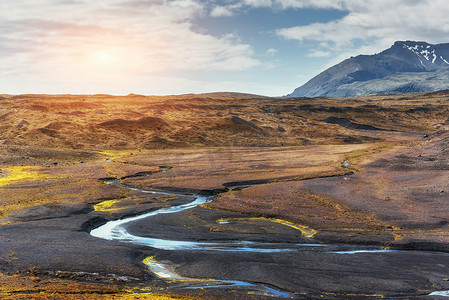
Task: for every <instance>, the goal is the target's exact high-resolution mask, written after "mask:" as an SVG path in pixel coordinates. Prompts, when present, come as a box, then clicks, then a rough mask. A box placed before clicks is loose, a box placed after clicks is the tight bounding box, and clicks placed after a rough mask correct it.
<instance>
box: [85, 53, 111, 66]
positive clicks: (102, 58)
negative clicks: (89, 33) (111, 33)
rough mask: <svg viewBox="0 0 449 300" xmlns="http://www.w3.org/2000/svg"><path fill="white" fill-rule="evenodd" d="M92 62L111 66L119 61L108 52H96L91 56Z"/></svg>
mask: <svg viewBox="0 0 449 300" xmlns="http://www.w3.org/2000/svg"><path fill="white" fill-rule="evenodd" d="M90 60H91V61H92V62H93V63H96V64H102V65H109V64H113V63H115V62H116V61H117V57H116V56H115V55H114V54H113V53H111V52H108V51H103V50H102V51H95V52H92V53H91V55H90Z"/></svg>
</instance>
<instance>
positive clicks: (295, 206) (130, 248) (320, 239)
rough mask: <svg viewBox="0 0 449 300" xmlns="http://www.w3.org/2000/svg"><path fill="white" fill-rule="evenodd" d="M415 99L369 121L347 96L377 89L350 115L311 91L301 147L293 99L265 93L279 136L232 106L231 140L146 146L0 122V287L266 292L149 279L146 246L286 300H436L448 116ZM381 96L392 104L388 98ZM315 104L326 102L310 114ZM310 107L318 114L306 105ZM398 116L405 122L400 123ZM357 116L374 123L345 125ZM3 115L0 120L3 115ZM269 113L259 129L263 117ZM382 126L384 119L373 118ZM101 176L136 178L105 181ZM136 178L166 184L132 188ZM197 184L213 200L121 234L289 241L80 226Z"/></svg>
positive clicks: (88, 295) (127, 294)
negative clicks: (33, 133) (204, 247)
mask: <svg viewBox="0 0 449 300" xmlns="http://www.w3.org/2000/svg"><path fill="white" fill-rule="evenodd" d="M443 96H444V95H443ZM443 96H441V97H443ZM420 97H421V98H419V97H418V96H417V98H416V99H414V100H413V99H412V100H410V101H412V102H413V101H415V102H414V104H413V105H415V106H413V108H407V110H406V109H403V111H407V112H406V114H409V115H410V116H412V117H407V120H405V119H398V121H397V122H396V124H394V122H392V123H385V124H381V123H378V120H377V119H376V118H378V116H370V113H367V114H366V115H365V116H364V117H363V118H362V117H361V115H363V112H361V111H360V109H361V108H360V107H362V106H364V105H365V106H367V107H366V109H368V110H370V109H371V108H372V107H370V106H368V105H373V104H369V103H372V102H370V101H374V102H376V101H377V102H376V103H377V104H376V105H378V104H379V101H385V102H388V100H385V99H384V100H379V99H377V98H376V99H369V98H368V99H358V100H357V101H359V102H357V101H355V102H354V103H356V104H354V105H355V106H356V107H359V108H360V109H359V111H358V112H355V113H354V114H355V115H357V114H359V115H358V118H359V119H358V120H357V117H354V118H350V116H349V115H350V111H354V110H353V108H354V107H353V108H350V107H348V105H349V106H350V104H348V103H346V104H343V103H341V102H339V101H341V100H329V99H328V100H316V101H322V102H321V103H320V105H319V106H316V107H315V108H313V109H315V112H313V114H316V115H314V118H316V120H312V119H308V120H304V124H305V125H304V126H305V127H304V128H306V127H307V131H308V132H309V131H310V132H312V131H314V130H316V132H317V133H318V135H317V136H320V139H315V140H313V138H312V139H308V140H309V141H312V142H310V143H307V145H302V144H301V143H302V142H303V140H302V139H303V138H305V137H304V136H301V134H300V133H299V131H294V128H293V127H294V124H295V123H294V115H289V112H288V111H286V110H285V108H286V105H291V104H286V103H276V102H275V101H274V102H273V101H271V102H264V105H265V106H266V107H268V106H270V107H271V108H270V109H271V110H273V109H274V108H275V107H277V108H278V109H279V111H280V113H279V114H280V115H282V114H284V117H285V118H287V119H288V121H285V122H286V123H288V124H284V125H283V126H282V128H284V129H285V130H286V133H285V134H286V135H287V137H286V139H285V140H287V141H290V142H289V143H286V144H284V145H281V144H279V145H276V143H277V142H278V137H277V136H275V135H274V133H273V132H271V131H270V130H271V129H267V128H266V127H263V126H262V125H260V122H261V120H262V118H263V116H264V115H263V114H259V113H257V114H256V113H255V112H254V116H253V120H252V121H250V119H248V120H247V121H245V122H251V123H245V122H243V121H241V120H243V118H242V115H240V116H239V119H235V118H234V119H232V117H231V118H230V119H229V120H230V121H232V124H234V125H232V126H237V127H238V128H237V129H235V128H234V129H235V130H237V132H240V133H241V132H242V130H243V129H244V130H247V132H243V135H240V136H239V135H238V134H240V133H236V134H237V135H236V141H235V144H234V145H220V146H217V145H213V144H210V143H209V142H207V141H208V139H209V138H210V139H211V138H212V137H209V136H207V130H205V131H204V132H203V131H202V132H203V133H202V134H204V135H203V137H204V138H205V139H204V140H202V141H203V143H206V145H196V146H193V145H186V144H185V143H184V144H183V145H181V144H179V145H175V144H172V145H171V146H170V147H168V146H167V143H166V142H163V143H162V144H160V145H165V146H164V147H165V148H166V149H160V148H157V149H156V148H150V147H146V148H145V147H142V148H137V147H136V148H134V150H130V149H131V148H129V147H128V148H126V147H124V148H123V147H122V146H116V147H106V146H105V147H103V148H101V147H100V146H95V147H91V146H87V144H85V143H84V144H83V145H84V146H83V147H79V149H78V150H69V149H67V148H66V147H63V146H62V145H57V146H58V147H43V145H40V144H38V143H37V142H36V143H34V142H32V143H30V144H29V145H26V142H25V140H26V139H28V138H29V137H27V136H26V134H27V133H26V132H22V133H20V134H18V133H16V130H17V129H15V128H12V127H9V128H10V129H9V131H8V134H9V136H8V139H7V140H8V143H6V144H4V145H3V146H0V170H1V172H0V199H1V201H0V244H1V245H2V246H1V247H2V251H1V252H0V283H1V284H0V297H2V298H5V299H23V298H32V299H55V298H60V299H128V298H129V299H145V298H151V299H153V298H156V299H159V298H160V299H172V298H180V299H184V298H185V299H235V298H239V299H262V298H267V299H270V298H272V297H268V296H266V295H265V296H264V295H263V293H261V292H260V289H256V288H248V287H246V288H242V287H241V286H240V287H217V288H204V287H203V288H199V289H192V283H191V282H190V283H189V282H187V283H186V281H185V280H179V279H178V280H177V279H176V278H166V277H163V276H160V274H159V276H158V273H154V272H153V271H152V270H151V269H149V268H148V265H146V264H145V263H144V261H148V259H149V258H151V260H152V261H154V263H158V264H161V265H164V266H168V268H169V269H170V270H171V272H173V273H174V274H176V276H180V277H185V278H194V279H198V280H203V281H204V280H206V281H207V280H210V282H211V283H210V284H209V285H213V284H212V283H214V282H215V281H214V280H233V281H245V282H249V283H251V284H254V285H257V286H259V287H266V288H270V289H275V290H278V291H283V292H285V293H287V294H288V295H289V297H293V298H297V299H314V298H316V299H318V298H320V299H322V298H326V299H348V298H354V299H359V298H368V299H370V298H371V299H375V298H383V297H384V298H394V299H399V298H410V297H413V298H414V299H416V298H420V297H421V298H422V299H429V298H432V297H438V292H444V291H448V290H449V278H448V277H449V246H448V245H449V219H448V216H449V205H448V201H449V183H448V178H449V133H448V131H446V130H447V128H446V127H447V124H446V123H445V122H446V118H447V117H449V115H447V114H446V115H444V113H443V114H441V115H440V112H437V111H435V110H433V109H432V108H429V106H425V104H423V103H424V102H425V101H424V100H419V101H424V102H423V103H421V102H420V103H417V101H418V99H422V98H425V97H427V96H425V95H423V96H420ZM435 97H436V96H435ZM438 97H439V96H438ZM426 99H427V98H426ZM429 99H433V100H426V101H427V102H428V103H433V102H432V101H434V100H435V99H434V98H429ZM442 99H443V98H438V99H437V100H435V101H440V102H441V101H443V100H442ZM5 101H11V99H7V100H5ZM179 101H181V100H179ZM189 101H193V100H189ZM195 101H196V100H195ZM208 101H217V103H218V102H220V101H225V100H220V101H219V100H210V99H209V100H208ZM229 101H231V102H232V101H234V100H229ZM251 101H253V102H254V103H261V102H258V101H262V102H263V101H268V100H266V99H262V100H257V99H252V100H251ZM286 101H290V102H291V101H293V100H286ZM298 101H303V100H298ZM332 101H333V102H332ZM398 101H399V100H398ZM401 101H403V100H401ZM290 102H289V103H290ZM189 103H190V102H189ZM220 103H221V102H220ZM232 103H234V104H235V102H232ZM388 103H389V104H386V106H387V107H390V108H391V105H392V102H391V103H390V102H388ZM428 103H427V104H428ZM234 104H233V106H232V107H234V108H235V106H234ZM268 104H269V105H268ZM433 104H434V103H433ZM139 105H140V104H139ZM190 105H191V103H190ZM276 105H277V106H276ZM410 105H412V104H410ZM330 106H331V107H341V110H342V111H340V112H338V109H337V110H336V111H337V112H335V113H331V114H332V116H333V118H334V119H329V118H330V117H331V116H330V115H329V113H330V112H329V109H327V108H328V107H330ZM399 106H400V105H398V107H399ZM317 107H321V108H326V107H327V108H326V109H324V110H322V111H321V112H319V111H316V109H317ZM419 107H427V108H426V109H427V111H425V110H423V109H421V110H419V109H418V108H419ZM94 109H96V110H97V109H98V108H97V107H95V108H94ZM167 109H168V110H169V111H170V107H169V108H167ZM201 109H205V108H201ZM208 109H211V108H208ZM215 109H216V108H213V112H214V113H215V112H216V111H215ZM245 109H247V108H245ZM248 109H249V108H248ZM304 109H305V110H307V109H311V108H310V107H309V108H307V107H305V108H304ZM377 109H378V111H381V110H380V109H379V108H377ZM395 109H396V108H395ZM397 109H398V108H397ZM409 109H415V111H408V110H409ZM19 110H20V109H19ZM334 110H335V109H334ZM441 110H443V108H441ZM282 111H284V112H282ZM293 111H294V114H296V113H298V111H296V110H293ZM323 111H324V112H323ZM237 112H239V111H237ZM17 113H22V112H20V111H19V112H17ZM227 113H229V110H223V112H222V114H227ZM323 113H325V114H326V118H327V123H326V122H324V123H323V120H324V116H321V117H320V116H319V114H323ZM48 114H52V113H51V112H48ZM85 114H91V116H95V115H96V114H98V112H89V111H88V112H85ZM339 114H346V116H345V117H344V118H343V116H342V115H339ZM406 114H404V115H406ZM275 115H276V114H275ZM273 116H274V115H272V114H269V115H267V116H266V120H265V122H273V124H275V123H276V122H275V120H274V119H270V118H274V117H273ZM11 117H12V115H8V116H5V117H4V118H3V119H5V118H11ZM278 117H279V116H278ZM309 117H310V116H309ZM224 118H226V117H224ZM370 118H371V119H370ZM165 119H166V120H165V121H167V124H168V123H169V122H171V121H170V119H169V118H168V117H167V118H165ZM218 119H220V118H218ZM256 119H258V121H257V122H256V121H255V120H256ZM268 119H269V120H268ZM343 119H346V121H347V120H349V119H351V121H350V123H347V122H346V121H345V120H343ZM86 120H87V119H86ZM362 120H363V121H362ZM419 120H426V121H425V122H422V123H420V122H418V121H419ZM0 121H1V119H0ZM33 121H34V122H35V123H36V122H38V119H33V120H32V121H30V120H29V121H27V123H29V125H27V126H31V125H30V124H32V123H33ZM103 121H105V120H104V119H103ZM153 121H154V120H153ZM165 121H164V122H165ZM39 122H40V121H39ZM80 122H81V121H80ZM82 122H84V121H82ZM189 122H191V123H189V126H194V127H195V126H197V127H195V128H194V129H192V130H193V131H194V132H199V131H200V130H202V129H201V128H202V126H206V123H202V124H201V125H195V123H194V121H193V120H190V121H189ZM313 122H316V124H312V123H313ZM407 122H410V127H409V128H411V129H410V130H405V128H407V126H406V125H407ZM122 123H123V122H122ZM337 123H338V124H337ZM362 123H363V125H366V126H368V125H369V126H371V127H372V128H367V127H357V126H358V125H357V126H356V125H354V124H359V125H360V124H362ZM2 124H3V125H2V126H4V128H6V127H7V126H8V125H7V124H10V123H6V122H4V123H2ZM80 124H81V123H80ZM83 124H84V123H83ZM83 124H82V126H84V125H83ZM160 124H162V123H160ZM230 124H231V123H230ZM254 124H259V125H257V126H256V125H254ZM270 124H271V123H270ZM273 124H271V125H270V128H275V126H274V125H273ZM325 124H327V125H325ZM348 124H349V125H348ZM351 124H352V125H351ZM122 125H123V124H122ZM122 125H120V126H122ZM134 125H135V124H134ZM228 125H229V124H228ZM253 125H254V126H256V127H257V128H259V129H254V128H255V127H253ZM61 126H64V125H61ZM70 126H72V125H70ZM80 126H81V125H80ZM114 126H115V125H114ZM139 126H140V125H139ZM142 126H144V125H142ZM170 126H171V127H170V128H171V129H167V130H168V131H167V130H166V131H164V132H165V134H166V141H167V140H172V139H173V136H172V134H173V132H172V133H170V132H169V131H170V130H172V129H173V125H170ZM177 126H178V129H179V126H181V125H179V124H178V125H177ZM182 126H185V125H182ZM239 126H240V127H239ZM242 126H243V127H242ZM292 126H293V127H292ZM344 126H346V127H348V128H346V127H344ZM381 126H384V127H385V128H383V129H382V130H380V128H379V127H381ZM388 126H390V128H386V127H388ZM432 126H433V129H432ZM393 127H394V129H393ZM239 128H240V129H239ZM242 128H243V129H242ZM245 128H246V129H245ZM248 128H253V129H254V130H253V129H248ZM334 128H337V130H336V131H333V129H334ZM119 129H120V128H119V127H118V128H117V129H109V130H115V133H114V137H115V138H116V139H119V137H120V138H122V135H121V134H122V133H118V130H119ZM234 129H232V130H234ZM387 129H388V130H387ZM423 129H425V130H426V132H427V133H424V132H421V131H422V130H423ZM30 130H31V129H30ZM52 130H55V131H57V130H58V129H52ZM142 130H143V129H142ZM217 130H218V129H217ZM220 130H221V129H220ZM244 130H243V131H244ZM261 130H262V131H261ZM263 130H265V131H263ZM143 131H145V130H143ZM281 131H282V130H280V131H278V132H279V134H282V133H280V132H281ZM343 131H344V132H345V136H353V137H354V136H357V139H358V141H357V143H354V140H351V141H349V140H347V141H346V142H343V140H341V141H340V142H338V141H339V139H340V138H341V136H340V134H341V132H343ZM145 132H146V131H145ZM267 132H268V133H267ZM324 132H328V133H326V135H324ZM72 133H73V132H72ZM215 133H217V131H216V132H215ZM352 133H354V134H352ZM52 134H53V133H52ZM61 134H67V132H66V131H63V130H62V131H61V133H58V134H56V133H55V135H54V136H53V137H52V138H53V139H55V140H57V141H58V143H59V142H60V143H63V142H67V141H69V137H68V136H67V137H64V138H62V136H61ZM101 134H102V133H101V132H100V135H101ZM134 134H135V135H137V136H130V137H128V140H127V143H134V142H133V141H134V140H136V139H137V138H138V136H139V133H134ZM222 134H225V133H222ZM232 134H234V131H231V132H230V133H229V137H232ZM307 134H309V133H307ZM259 135H267V139H266V140H265V141H263V142H261V143H262V145H260V146H257V147H255V146H254V145H249V144H251V143H253V142H254V141H255V140H257V138H258V136H259ZM326 136H327V138H326ZM361 137H363V138H361ZM217 139H218V138H217ZM326 139H327V141H329V143H326ZM5 140H6V139H5ZM224 140H228V137H227V138H226V139H222V140H221V141H222V142H223V141H224ZM12 141H15V142H16V143H13V142H12ZM30 141H31V140H30ZM219 142H220V141H217V143H219ZM264 143H265V144H264ZM236 144H241V145H240V146H239V147H237V146H235V145H236ZM329 144H330V145H329ZM181 146H182V147H181ZM164 147H161V148H164ZM125 148H126V149H125ZM114 179H115V180H120V183H121V184H122V185H124V186H127V187H132V188H136V189H128V188H120V186H118V185H111V184H105V183H106V182H108V181H110V180H114ZM139 189H144V190H148V189H151V190H155V191H163V192H165V194H157V193H156V194H149V193H147V194H143V193H142V192H141V191H140V190H139ZM196 194H202V195H211V196H212V195H213V200H212V202H210V203H207V204H203V205H201V206H199V207H195V208H192V209H189V210H185V211H182V212H179V213H177V214H171V215H164V216H156V217H153V218H151V219H148V220H146V219H145V220H141V221H138V222H134V223H132V224H130V225H129V226H128V227H127V229H128V231H130V232H132V233H133V234H134V235H138V236H145V237H154V238H160V239H170V240H184V241H195V242H223V241H231V240H238V241H251V242H269V243H280V244H282V245H289V247H296V248H297V250H296V251H293V252H285V253H250V252H238V253H237V252H214V251H194V250H179V251H170V250H161V249H156V248H149V247H145V246H142V245H133V244H129V243H123V242H118V241H107V240H103V239H99V238H95V237H93V236H91V235H90V234H89V232H90V231H91V230H92V229H94V228H96V227H97V226H99V225H101V224H104V223H105V222H107V221H109V220H116V219H121V218H125V217H129V216H135V215H139V214H142V213H145V212H149V211H155V210H157V209H162V208H167V207H171V206H175V205H182V204H185V203H188V202H189V201H191V197H192V195H196ZM379 250H380V251H379ZM390 250H395V251H390ZM148 293H150V294H148ZM432 293H433V296H429V295H430V294H432Z"/></svg>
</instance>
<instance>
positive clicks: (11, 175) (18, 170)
mask: <svg viewBox="0 0 449 300" xmlns="http://www.w3.org/2000/svg"><path fill="white" fill-rule="evenodd" d="M37 169H38V167H32V166H25V167H23V166H12V167H8V168H6V169H3V170H4V171H6V172H7V173H8V175H7V176H6V177H1V178H0V186H5V185H8V184H11V183H14V182H17V181H22V180H28V179H38V178H42V177H44V175H42V174H38V173H37V171H36V170H37Z"/></svg>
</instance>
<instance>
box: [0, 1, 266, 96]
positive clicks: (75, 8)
mask: <svg viewBox="0 0 449 300" xmlns="http://www.w3.org/2000/svg"><path fill="white" fill-rule="evenodd" d="M37 2H38V3H37ZM205 13H206V12H205V6H204V3H203V2H202V1H196V0H175V1H165V0H96V1H82V0H79V1H76V0H71V1H60V0H41V1H35V0H20V1H19V0H17V1H1V2H0V88H1V89H6V88H7V87H8V80H12V79H11V76H16V77H17V78H19V79H20V80H25V79H27V80H28V82H32V81H33V80H35V79H36V78H39V80H44V81H45V79H46V80H47V81H54V82H60V81H61V80H63V81H64V80H65V81H66V82H71V83H72V85H75V84H73V83H75V82H76V83H77V84H85V83H86V82H88V81H89V82H96V83H99V82H103V83H104V84H108V83H109V82H115V81H116V79H117V78H124V77H132V78H136V77H137V76H146V75H147V74H153V75H155V74H159V75H160V76H161V77H162V75H163V76H168V74H174V73H176V72H185V71H191V70H242V69H247V68H251V67H254V66H257V65H259V64H260V62H259V61H258V60H257V59H255V58H254V51H253V49H252V47H251V46H250V45H248V44H243V43H241V41H239V40H238V39H237V38H235V37H233V36H224V37H214V36H212V35H208V34H202V33H198V32H196V31H194V30H193V29H192V27H193V26H192V20H193V19H194V18H195V17H197V16H201V15H204V14H205ZM34 76H35V77H34ZM33 78H34V79H33ZM20 80H16V82H19V81H20ZM36 82H37V81H36ZM23 84H26V83H25V81H23Z"/></svg>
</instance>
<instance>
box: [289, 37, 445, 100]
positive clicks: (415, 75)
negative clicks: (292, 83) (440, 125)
mask: <svg viewBox="0 0 449 300" xmlns="http://www.w3.org/2000/svg"><path fill="white" fill-rule="evenodd" d="M447 88H449V43H448V44H437V45H432V44H428V43H425V42H413V41H406V42H396V43H394V45H393V46H392V47H391V48H389V49H387V50H385V51H382V52H381V53H378V54H374V55H359V56H356V57H351V58H349V59H346V60H344V61H343V62H341V63H339V64H337V65H335V66H333V67H331V68H329V69H327V70H326V71H324V72H322V73H320V74H319V75H317V76H316V77H314V78H312V79H311V80H310V81H309V82H307V83H306V84H304V85H303V86H301V87H299V88H297V89H296V90H295V91H294V92H293V93H292V94H290V95H288V96H292V97H319V96H325V97H353V96H361V95H370V94H383V93H413V92H426V91H437V90H442V89H447Z"/></svg>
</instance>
